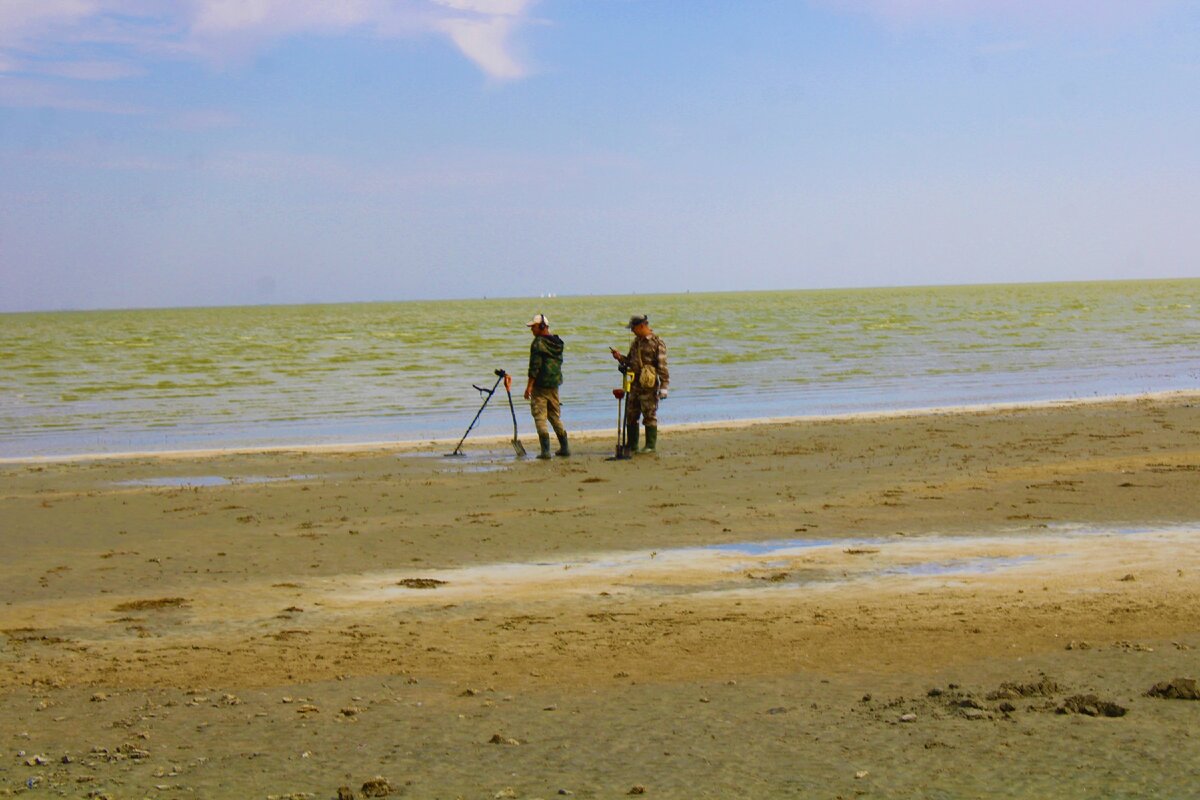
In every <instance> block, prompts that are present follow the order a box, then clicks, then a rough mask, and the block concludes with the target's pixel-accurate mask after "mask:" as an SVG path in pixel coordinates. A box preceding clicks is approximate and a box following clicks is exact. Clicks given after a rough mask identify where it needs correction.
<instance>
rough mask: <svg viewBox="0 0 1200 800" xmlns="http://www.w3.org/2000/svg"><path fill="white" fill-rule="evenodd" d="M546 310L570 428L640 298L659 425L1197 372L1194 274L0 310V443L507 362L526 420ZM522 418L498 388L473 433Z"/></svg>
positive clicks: (270, 441) (1033, 393)
mask: <svg viewBox="0 0 1200 800" xmlns="http://www.w3.org/2000/svg"><path fill="white" fill-rule="evenodd" d="M534 313H545V314H546V315H547V316H549V317H550V320H551V323H552V326H553V329H554V331H555V333H557V334H559V335H560V336H562V337H563V338H564V339H565V340H566V344H567V349H566V361H565V366H564V374H565V376H566V383H565V384H564V385H563V387H562V389H561V395H562V399H563V403H564V419H565V421H566V422H567V424H568V426H569V427H571V428H574V429H577V430H578V429H583V428H609V427H614V426H615V422H616V401H615V400H614V399H613V397H612V392H611V390H612V388H614V387H616V386H618V385H619V375H618V373H617V372H616V369H615V362H613V361H612V359H611V358H610V357H609V355H608V350H607V349H608V347H609V346H615V347H617V348H619V349H622V350H624V349H625V347H626V345H627V344H628V340H629V333H628V331H626V330H624V328H623V324H624V322H626V321H627V320H628V318H629V315H630V314H632V313H646V314H649V316H650V320H651V324H652V326H653V327H654V329H655V330H656V331H657V332H658V333H659V334H660V335H661V336H662V337H663V338H664V339H665V340H666V342H667V345H668V353H669V360H670V367H671V378H672V382H671V395H670V397H669V398H668V399H667V400H666V401H664V403H663V407H662V410H661V412H660V417H661V419H662V421H663V422H664V424H670V423H675V422H700V421H715V420H728V419H746V418H757V417H778V416H799V415H824V414H837V413H846V412H857V411H884V410H896V409H907V408H921V407H929V406H947V405H971V404H983V403H995V402H1012V401H1037V400H1052V399H1066V398H1079V397H1090V396H1096V395H1114V394H1135V393H1143V392H1154V391H1166V390H1174V389H1190V388H1195V387H1197V386H1198V385H1200V280H1172V281H1132V282H1107V283H1072V284H1031V285H1004V286H962V287H930V288H900V289H868V290H846V291H787V292H747V293H728V294H719V293H717V294H679V295H654V296H636V297H555V298H544V299H525V300H523V299H502V300H466V301H464V300H455V301H440V302H403V303H361V304H343V305H311V306H265V307H264V306H257V307H228V308H189V309H162V310H135V311H95V312H55V313H27V314H0V457H7V458H20V457H28V456H46V455H64V454H76V453H104V452H126V451H135V450H173V449H191V448H210V447H211V448H226V447H257V446H272V445H288V444H319V443H342V442H345V443H349V442H364V441H395V440H421V439H429V438H447V437H457V436H459V435H461V433H462V431H463V430H465V428H466V426H467V424H468V423H469V422H470V420H471V417H472V416H473V415H474V413H475V411H476V410H477V409H478V408H479V405H480V403H481V402H482V398H481V397H480V396H479V395H478V394H477V393H476V391H475V390H474V389H473V388H472V384H478V385H481V386H487V387H490V386H491V385H492V383H493V382H494V381H495V377H494V375H493V370H494V369H497V368H502V369H505V370H508V371H509V372H511V373H513V374H514V376H515V378H516V379H515V381H514V389H516V390H517V392H518V396H517V397H516V398H515V401H516V403H517V414H518V421H519V423H520V426H521V429H522V434H523V435H524V436H526V437H529V436H531V435H532V424H531V421H530V419H529V415H528V409H527V407H526V406H525V404H524V403H523V401H522V400H521V398H520V396H519V392H520V391H521V390H522V389H523V387H524V374H525V367H526V360H527V357H528V351H529V333H528V330H527V329H526V328H525V327H524V323H525V321H526V320H528V319H529V318H530V316H531V315H532V314H534ZM502 388H503V387H501V389H502ZM511 430H512V422H511V418H510V416H509V413H508V408H507V402H506V401H505V399H504V397H503V395H502V394H501V395H500V396H498V397H496V398H494V399H493V400H492V402H491V403H489V406H488V408H487V410H486V411H485V412H484V414H483V416H482V417H481V419H480V422H479V425H478V426H477V428H476V431H475V432H473V433H472V436H475V435H476V433H478V434H505V433H511Z"/></svg>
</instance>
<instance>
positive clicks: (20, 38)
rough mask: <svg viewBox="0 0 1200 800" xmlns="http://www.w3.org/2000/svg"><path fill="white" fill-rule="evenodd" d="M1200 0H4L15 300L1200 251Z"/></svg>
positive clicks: (998, 275) (1098, 261)
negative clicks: (1199, 222)
mask: <svg viewBox="0 0 1200 800" xmlns="http://www.w3.org/2000/svg"><path fill="white" fill-rule="evenodd" d="M1198 100H1200V3H1198V2H1195V0H739V1H738V2H728V0H339V2H337V3H331V2H328V0H178V1H177V2H170V3H163V2H160V1H159V0H0V311H5V312H8V311H26V310H57V309H83V308H130V307H163V306H194V305H242V304H260V303H310V302H343V301H375V300H387V301H390V300H412V299H441V298H475V297H531V296H539V295H543V294H548V293H553V294H560V295H567V294H626V293H628V294H633V293H659V292H683V291H732V290H759V289H807V288H828V287H858V286H896V285H924V284H958V283H992V282H1025V281H1046V280H1106V279H1127V278H1171V277H1197V276H1200V258H1198V254H1200V224H1197V222H1196V221H1197V220H1200V144H1197V143H1200V102H1198Z"/></svg>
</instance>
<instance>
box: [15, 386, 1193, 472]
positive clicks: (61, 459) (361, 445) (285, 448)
mask: <svg viewBox="0 0 1200 800" xmlns="http://www.w3.org/2000/svg"><path fill="white" fill-rule="evenodd" d="M1165 400H1194V401H1200V389H1197V390H1172V391H1166V392H1145V393H1138V394H1117V395H1103V396H1095V397H1082V398H1075V397H1073V398H1061V399H1054V400H1030V401H1013V402H1002V403H982V404H978V405H954V406H926V407H921V408H906V409H894V410H888V411H855V412H848V413H841V414H807V415H795V416H783V417H749V418H745V419H730V420H709V421H701V422H682V423H670V422H667V423H665V424H662V425H661V426H660V429H661V430H662V431H663V433H664V434H669V433H683V432H689V431H705V430H738V429H742V428H751V427H758V426H772V425H792V424H797V423H814V422H848V421H854V420H872V419H903V418H907V417H923V416H936V415H943V414H986V413H990V412H997V411H1020V410H1026V409H1028V410H1035V409H1046V408H1070V407H1074V406H1088V405H1095V404H1106V403H1130V402H1139V401H1142V402H1154V401H1165ZM569 432H570V435H571V437H572V438H573V439H578V440H581V441H592V440H596V439H604V438H605V437H609V438H612V437H613V436H614V431H613V430H605V429H603V428H588V429H581V430H570V431H569ZM459 438H460V437H450V438H433V439H407V440H395V441H385V440H380V441H369V442H337V443H322V444H306V443H297V444H281V445H262V446H257V447H219V448H195V449H191V448H189V449H177V450H170V449H168V450H132V451H123V452H112V453H108V452H103V453H70V454H63V455H37V456H34V455H31V456H6V457H0V466H3V465H21V464H54V463H67V462H81V461H105V460H123V459H136V458H162V459H189V458H211V457H216V456H225V455H262V454H270V453H331V454H332V453H358V452H369V451H389V452H398V453H401V452H417V451H424V450H429V449H437V448H445V447H446V446H450V447H451V448H453V446H454V445H456V444H457V443H458V441H459ZM512 438H513V437H512V436H510V435H503V434H487V435H482V436H475V437H468V438H467V441H468V442H470V443H471V444H472V445H482V446H491V447H502V446H504V445H506V444H507V443H508V442H510V441H512ZM518 438H519V437H518ZM529 438H531V434H528V433H527V434H526V435H525V439H529ZM466 446H467V445H466V442H464V447H466Z"/></svg>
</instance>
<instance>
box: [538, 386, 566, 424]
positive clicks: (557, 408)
mask: <svg viewBox="0 0 1200 800" xmlns="http://www.w3.org/2000/svg"><path fill="white" fill-rule="evenodd" d="M529 410H530V412H531V413H532V414H533V424H534V426H535V427H537V432H538V436H549V435H550V428H551V427H553V428H554V432H555V433H556V434H557V435H558V436H560V437H562V436H566V435H567V429H566V428H564V427H563V424H562V417H561V414H562V404H561V403H560V402H559V401H558V389H543V388H542V387H540V386H535V387H533V391H532V392H531V393H530V395H529Z"/></svg>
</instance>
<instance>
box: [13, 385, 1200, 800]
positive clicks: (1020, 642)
mask: <svg viewBox="0 0 1200 800" xmlns="http://www.w3.org/2000/svg"><path fill="white" fill-rule="evenodd" d="M668 415H669V408H668V409H666V410H664V416H668ZM575 441H576V446H575V451H576V452H575V455H574V456H573V457H572V458H569V459H556V460H554V461H552V462H539V461H536V460H534V459H526V460H520V461H519V460H516V459H515V458H514V457H513V455H512V452H511V450H510V449H509V448H508V446H507V445H506V444H505V443H504V442H502V441H486V442H485V441H482V440H479V441H476V440H468V442H467V445H466V448H465V449H466V451H467V452H468V454H469V455H468V457H466V458H462V459H447V458H444V457H443V453H444V452H445V451H446V450H447V449H448V448H447V447H446V446H445V445H444V444H438V445H436V446H435V445H423V446H409V447H387V446H375V447H359V448H345V449H337V448H325V449H312V450H277V451H270V452H239V453H207V454H201V453H192V454H176V455H173V456H154V455H139V456H128V457H117V458H104V459H97V460H57V461H55V460H48V461H39V462H27V463H15V462H9V463H5V464H0V479H2V481H3V482H2V484H0V486H2V487H3V488H2V490H0V520H3V522H2V523H0V525H2V526H3V540H4V542H5V544H6V545H7V547H6V553H7V557H6V558H5V559H4V560H3V562H2V563H0V575H2V580H0V632H3V634H4V635H3V636H2V637H0V667H2V669H0V743H3V747H4V753H3V757H2V758H0V795H3V794H14V795H15V794H23V793H28V794H29V795H30V796H37V795H38V794H41V793H53V794H55V795H61V796H67V797H110V798H128V797H138V798H141V797H155V798H159V797H161V798H176V797H180V798H182V797H262V798H267V797H278V798H284V797H293V798H299V797H312V798H333V797H339V796H341V797H347V796H350V795H351V794H352V795H353V796H355V797H367V796H387V794H388V793H390V794H392V795H402V796H407V797H417V798H456V797H463V798H494V797H515V798H537V797H541V798H549V797H552V796H563V795H573V796H576V797H595V798H604V797H619V796H626V795H630V794H633V795H636V794H644V795H646V796H649V797H671V798H695V797H714V798H717V797H720V798H724V797H805V798H807V797H814V798H837V797H843V798H849V797H859V796H864V797H878V798H893V797H894V798H907V797H921V798H957V797H1031V798H1032V797H1078V798H1096V797H1112V798H1117V797H1189V796H1198V795H1200V773H1198V772H1197V770H1196V768H1195V764H1196V763H1198V762H1200V734H1198V733H1197V732H1198V731H1200V702H1196V701H1195V699H1191V700H1189V699H1187V698H1188V697H1189V696H1192V695H1194V693H1195V682H1194V679H1196V678H1200V657H1198V655H1197V654H1198V653H1200V650H1197V649H1196V648H1198V647H1200V602H1198V601H1200V557H1197V555H1196V553H1197V542H1198V540H1200V533H1198V531H1200V395H1196V394H1172V395H1166V396H1153V397H1143V398H1134V399H1118V400H1107V401H1099V402H1086V403H1082V402H1081V403H1057V404H1047V405H1043V406H1029V407H1019V406H1014V407H1003V408H981V409H955V410H942V411H931V412H922V413H906V414H898V415H861V416H855V417H846V418H833V419H806V420H798V421H770V422H760V423H756V424H752V425H725V426H693V427H689V428H688V429H672V428H670V427H667V428H664V432H663V435H662V439H661V443H660V449H661V451H662V452H661V453H660V454H658V455H657V456H645V457H638V458H636V459H634V460H633V461H631V462H611V461H606V460H605V458H606V456H608V455H609V454H610V452H611V449H612V441H611V436H610V435H608V434H596V435H593V436H580V437H577V438H576V440H575ZM527 446H529V443H528V442H527ZM1156 686H1157V687H1158V688H1157V689H1155V687H1156ZM1152 690H1154V691H1152ZM339 792H340V793H341V794H340V795H339Z"/></svg>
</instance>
